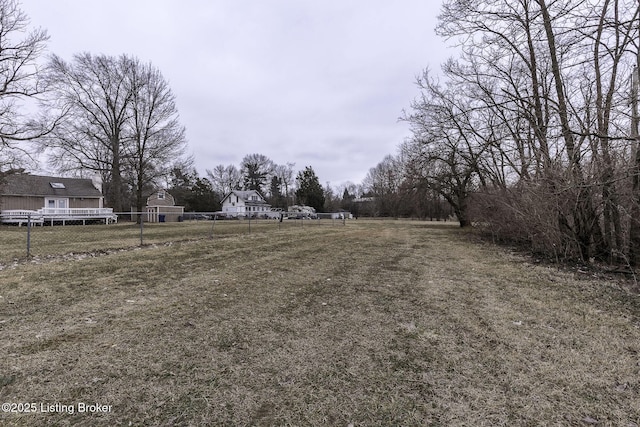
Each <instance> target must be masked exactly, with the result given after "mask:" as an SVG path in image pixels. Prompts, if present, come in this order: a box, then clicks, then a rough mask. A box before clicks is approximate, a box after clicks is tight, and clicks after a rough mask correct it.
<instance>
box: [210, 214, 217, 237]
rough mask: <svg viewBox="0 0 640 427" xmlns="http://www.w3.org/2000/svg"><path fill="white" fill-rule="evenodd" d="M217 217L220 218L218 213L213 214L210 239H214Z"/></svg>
mask: <svg viewBox="0 0 640 427" xmlns="http://www.w3.org/2000/svg"><path fill="white" fill-rule="evenodd" d="M217 219H218V215H217V214H215V215H213V222H212V224H211V231H210V232H209V238H210V239H213V229H214V227H215V226H216V220H217Z"/></svg>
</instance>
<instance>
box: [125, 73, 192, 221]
mask: <svg viewBox="0 0 640 427" xmlns="http://www.w3.org/2000/svg"><path fill="white" fill-rule="evenodd" d="M128 78H129V81H130V90H131V102H130V104H129V110H130V113H129V114H128V116H129V120H128V121H127V124H126V131H127V134H128V135H131V139H130V141H128V142H127V143H126V144H125V147H124V148H125V149H124V153H125V158H126V162H127V165H128V167H129V169H130V173H129V175H130V177H131V179H132V181H133V182H132V186H133V189H134V198H135V205H136V207H137V210H138V212H141V211H142V209H143V207H144V203H145V200H146V197H147V196H148V194H147V193H146V192H145V191H149V190H147V188H148V187H154V186H156V187H157V185H158V180H159V179H161V178H164V177H167V176H168V174H169V171H170V170H171V169H172V168H173V166H174V164H175V163H176V162H179V161H181V160H182V158H183V156H184V153H185V148H186V138H185V129H184V127H183V126H182V125H181V124H180V121H179V117H178V109H177V107H176V103H175V97H174V95H173V93H172V92H171V88H170V87H169V84H168V83H167V81H166V80H165V79H164V77H163V76H162V74H161V73H160V71H159V70H158V69H157V68H155V67H153V66H152V65H151V64H141V63H140V62H139V61H138V60H133V61H132V66H131V72H130V74H129V76H128ZM154 184H155V185H154ZM150 191H154V188H151V190H150Z"/></svg>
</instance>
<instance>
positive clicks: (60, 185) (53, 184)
mask: <svg viewBox="0 0 640 427" xmlns="http://www.w3.org/2000/svg"><path fill="white" fill-rule="evenodd" d="M49 185H51V188H57V189H63V188H65V186H64V184H63V183H61V182H50V183H49Z"/></svg>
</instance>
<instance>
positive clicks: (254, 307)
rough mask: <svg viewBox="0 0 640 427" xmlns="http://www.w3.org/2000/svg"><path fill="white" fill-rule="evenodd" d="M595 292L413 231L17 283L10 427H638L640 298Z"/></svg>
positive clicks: (612, 286) (9, 371) (235, 242)
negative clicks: (22, 406)
mask: <svg viewBox="0 0 640 427" xmlns="http://www.w3.org/2000/svg"><path fill="white" fill-rule="evenodd" d="M170 230H171V228H169V227H167V228H166V229H165V231H166V232H170ZM574 275H579V276H582V277H577V276H575V277H574ZM584 276H586V277H588V275H584V274H581V273H569V272H560V271H558V270H555V269H553V268H550V267H547V266H541V265H532V264H531V263H529V262H527V260H526V259H524V258H522V257H520V256H518V255H516V254H513V253H510V252H508V251H506V250H504V249H500V248H496V247H494V246H490V245H483V244H479V243H477V242H474V241H473V240H472V239H469V238H468V235H467V234H465V233H464V232H462V231H460V230H458V229H457V228H456V227H455V226H453V225H451V224H444V223H428V222H408V221H407V222H402V221H389V222H365V221H362V220H358V221H350V222H348V223H347V225H346V226H343V227H305V228H304V229H303V228H302V227H287V228H283V229H281V230H278V229H276V228H270V229H268V230H265V231H263V232H254V233H251V234H247V233H243V234H232V233H229V234H220V235H216V236H214V238H213V239H203V240H198V241H184V242H178V243H174V244H171V245H153V246H148V247H143V248H137V249H131V250H126V251H117V252H113V253H108V254H103V255H101V256H96V257H88V258H84V259H59V258H52V259H51V260H48V261H47V262H42V263H20V264H18V265H16V266H15V267H8V268H5V269H4V270H3V271H0V331H1V336H2V344H1V345H0V361H1V362H0V369H1V370H0V401H1V402H13V403H16V404H18V403H35V406H36V412H37V413H24V414H14V413H0V425H19V426H34V425H36V426H37V425H55V426H65V425H86V426H94V425H105V426H106V425H109V426H117V425H122V426H129V425H133V426H139V425H167V426H168V425H193V426H199V425H258V426H272V425H291V426H306V425H309V426H316V425H327V426H345V427H346V426H378V425H379V426H396V425H397V426H400V425H402V426H423V425H434V426H439V425H441V426H452V425H454V426H455V425H473V426H482V425H486V426H495V425H505V426H506V425H509V426H514V425H516V426H521V425H568V426H569V425H571V426H573V425H575V426H583V425H599V426H608V425H610V426H638V425H640V297H639V296H638V295H637V294H632V293H630V292H627V291H625V289H624V287H622V286H620V285H619V284H617V283H614V282H613V281H604V280H602V279H588V278H585V277H584ZM96 403H97V404H99V405H106V407H102V406H100V407H90V409H93V410H96V409H101V410H104V411H100V412H92V413H88V412H83V413H78V410H79V409H80V408H82V405H81V404H92V405H95V404H96ZM63 405H65V406H63ZM17 406H18V405H15V407H16V409H17ZM70 408H71V409H73V413H70V412H71V410H70ZM107 409H108V411H107ZM43 410H49V412H46V413H42V411H43Z"/></svg>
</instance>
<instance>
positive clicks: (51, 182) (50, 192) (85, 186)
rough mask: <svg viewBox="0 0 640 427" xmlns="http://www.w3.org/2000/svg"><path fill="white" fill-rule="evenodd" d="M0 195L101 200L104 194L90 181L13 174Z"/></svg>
mask: <svg viewBox="0 0 640 427" xmlns="http://www.w3.org/2000/svg"><path fill="white" fill-rule="evenodd" d="M0 194H2V195H5V196H38V197H49V196H54V197H86V198H100V197H102V192H101V191H100V190H98V189H97V188H96V187H94V185H93V182H92V181H91V180H90V179H83V178H60V177H55V176H40V175H28V174H12V175H8V176H6V177H5V178H4V179H3V183H2V185H0Z"/></svg>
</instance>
